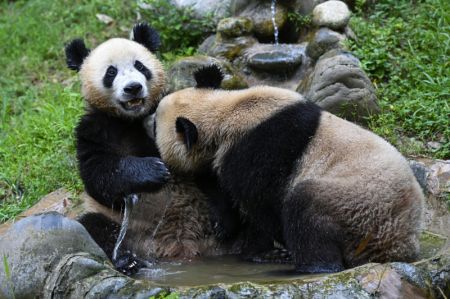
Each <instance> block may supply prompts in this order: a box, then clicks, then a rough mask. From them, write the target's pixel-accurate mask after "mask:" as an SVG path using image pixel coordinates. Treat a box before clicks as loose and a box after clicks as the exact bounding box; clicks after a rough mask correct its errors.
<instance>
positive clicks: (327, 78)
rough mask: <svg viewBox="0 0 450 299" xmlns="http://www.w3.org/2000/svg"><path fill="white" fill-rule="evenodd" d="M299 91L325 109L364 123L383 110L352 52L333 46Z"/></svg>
mask: <svg viewBox="0 0 450 299" xmlns="http://www.w3.org/2000/svg"><path fill="white" fill-rule="evenodd" d="M297 91H298V92H300V93H302V94H305V96H306V97H307V98H308V99H310V100H311V101H313V102H315V103H317V104H318V105H319V106H321V107H322V108H324V109H325V110H327V111H329V112H331V113H334V114H337V115H339V116H341V117H343V118H346V119H349V120H353V121H359V122H364V121H365V117H366V116H368V115H371V114H374V113H378V112H379V107H378V103H377V101H376V94H375V88H374V87H373V85H372V82H371V81H370V79H369V78H368V77H367V75H366V74H365V73H364V71H363V70H362V69H361V68H360V62H359V60H358V59H357V58H356V57H355V56H353V55H352V54H351V53H349V52H346V51H343V50H340V49H333V50H330V51H328V52H326V53H325V54H323V55H322V56H320V58H319V60H318V61H317V63H316V65H315V68H314V71H313V72H312V73H311V74H310V75H309V77H308V78H306V79H305V80H304V81H303V82H301V84H300V85H299V87H298V88H297Z"/></svg>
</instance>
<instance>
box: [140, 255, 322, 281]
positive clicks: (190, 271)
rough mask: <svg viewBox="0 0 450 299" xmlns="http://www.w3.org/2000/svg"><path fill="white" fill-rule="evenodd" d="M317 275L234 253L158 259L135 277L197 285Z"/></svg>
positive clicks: (303, 277) (290, 266)
mask: <svg viewBox="0 0 450 299" xmlns="http://www.w3.org/2000/svg"><path fill="white" fill-rule="evenodd" d="M312 277H317V275H297V274H295V273H294V271H293V266H292V265H283V264H257V263H251V262H245V261H242V260H241V259H239V258H238V257H236V256H219V257H202V258H198V259H193V260H190V261H183V262H160V263H158V264H155V265H154V266H150V267H149V268H144V269H141V270H140V271H139V272H138V273H137V274H136V275H135V276H134V278H138V279H149V280H152V281H153V282H156V283H159V284H161V285H170V286H197V285H205V284H214V283H234V282H241V281H252V282H258V281H271V280H287V279H299V278H302V279H305V278H312Z"/></svg>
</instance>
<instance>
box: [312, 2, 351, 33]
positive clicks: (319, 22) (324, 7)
mask: <svg viewBox="0 0 450 299" xmlns="http://www.w3.org/2000/svg"><path fill="white" fill-rule="evenodd" d="M350 16H351V12H350V10H349V9H348V7H347V4H345V3H344V2H342V1H336V0H330V1H327V2H324V3H321V4H319V5H317V6H316V7H315V8H314V10H313V19H312V20H313V24H314V25H316V26H319V27H322V26H324V27H329V28H331V29H344V28H345V26H346V25H347V23H348V20H349V19H350Z"/></svg>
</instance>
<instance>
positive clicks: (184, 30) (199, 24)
mask: <svg viewBox="0 0 450 299" xmlns="http://www.w3.org/2000/svg"><path fill="white" fill-rule="evenodd" d="M143 2H144V3H145V4H146V5H147V6H149V7H150V9H145V10H144V9H142V10H141V11H140V12H141V14H142V16H143V19H144V20H146V21H148V22H149V23H150V25H152V26H153V27H154V28H155V29H156V30H158V32H159V34H160V35H161V39H162V49H161V51H162V52H172V53H177V54H178V55H192V54H193V53H194V52H195V49H196V48H197V46H198V45H199V44H200V42H202V41H203V39H204V38H205V37H206V36H207V34H208V33H211V32H213V31H214V29H215V23H214V21H213V20H212V16H208V17H205V18H204V19H198V18H197V17H195V15H194V11H193V10H192V9H191V8H176V7H175V6H174V5H173V4H171V3H170V2H169V1H166V0H144V1H143Z"/></svg>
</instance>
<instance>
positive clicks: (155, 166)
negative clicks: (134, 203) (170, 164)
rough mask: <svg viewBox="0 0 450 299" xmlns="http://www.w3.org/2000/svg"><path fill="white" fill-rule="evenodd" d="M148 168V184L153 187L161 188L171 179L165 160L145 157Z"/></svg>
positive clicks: (146, 178)
mask: <svg viewBox="0 0 450 299" xmlns="http://www.w3.org/2000/svg"><path fill="white" fill-rule="evenodd" d="M145 161H146V164H147V169H146V177H145V181H146V184H147V185H148V186H150V187H152V188H153V189H159V188H161V187H162V186H163V185H164V184H165V183H167V182H168V181H169V179H170V172H169V169H168V168H167V167H166V165H165V164H164V162H163V161H162V160H161V159H159V158H156V157H147V158H145Z"/></svg>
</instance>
